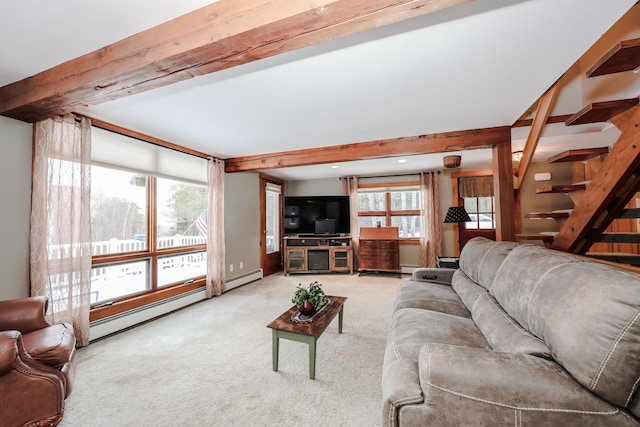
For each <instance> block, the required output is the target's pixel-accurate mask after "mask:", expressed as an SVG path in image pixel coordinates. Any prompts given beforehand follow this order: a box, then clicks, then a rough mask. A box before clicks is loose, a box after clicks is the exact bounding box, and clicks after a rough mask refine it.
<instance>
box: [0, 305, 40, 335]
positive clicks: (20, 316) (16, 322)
mask: <svg viewBox="0 0 640 427" xmlns="http://www.w3.org/2000/svg"><path fill="white" fill-rule="evenodd" d="M48 304H49V299H48V298H47V297H43V296H38V297H28V298H18V299H11V300H6V301H0V331H9V330H16V331H20V333H22V334H26V333H29V332H32V331H35V330H36V329H42V328H46V327H47V326H50V324H49V322H48V321H47V320H46V319H45V317H44V315H45V313H46V311H47V306H48Z"/></svg>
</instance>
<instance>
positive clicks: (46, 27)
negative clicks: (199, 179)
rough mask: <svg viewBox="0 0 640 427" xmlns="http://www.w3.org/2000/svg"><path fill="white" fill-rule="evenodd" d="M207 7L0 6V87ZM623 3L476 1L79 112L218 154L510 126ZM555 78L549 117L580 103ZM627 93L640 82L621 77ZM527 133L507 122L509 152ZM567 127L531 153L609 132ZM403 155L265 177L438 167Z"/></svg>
mask: <svg viewBox="0 0 640 427" xmlns="http://www.w3.org/2000/svg"><path fill="white" fill-rule="evenodd" d="M223 1H229V0H223ZM208 3H211V1H209V0H181V1H180V2H176V1H172V0H162V1H159V0H133V1H132V0H109V1H91V2H88V1H86V0H65V1H60V0H57V1H55V0H30V1H21V2H17V1H13V2H5V4H3V5H2V6H1V10H2V13H1V14H0V37H1V39H2V40H3V42H2V44H0V58H2V59H1V60H0V86H3V85H6V84H8V83H11V82H14V81H17V80H20V79H22V78H25V77H28V76H30V75H33V74H35V73H38V72H40V71H43V70H45V69H47V68H49V67H52V66H54V65H57V64H59V63H62V62H64V61H66V60H69V59H72V58H74V57H77V56H80V55H82V54H85V53H88V52H90V51H92V50H95V49H98V48H100V47H103V46H105V45H108V44H110V43H113V42H115V41H117V40H120V39H122V38H125V37H127V36H129V35H132V34H135V33H137V32H140V31H143V30H145V29H147V28H149V27H151V26H153V25H156V24H159V23H162V22H164V21H167V20H169V19H171V18H172V17H175V16H178V15H180V14H183V13H186V12H189V11H191V10H194V9H196V8H198V7H201V6H203V5H205V4H208ZM634 3H636V0H607V1H606V2H603V1H601V0H528V1H524V0H521V1H513V0H511V1H508V0H475V1H472V2H471V3H468V4H466V5H463V6H457V7H455V8H451V9H447V10H445V11H440V12H437V13H433V14H429V15H425V16H423V17H419V18H414V19H411V20H407V21H404V22H401V23H398V24H393V25H389V26H386V27H382V28H378V29H375V30H370V31H367V32H364V33H360V34H356V35H352V36H349V37H344V38H341V39H338V40H334V41H332V42H328V43H324V44H321V45H317V46H312V47H309V48H305V49H300V50H297V51H293V52H289V53H286V54H283V55H279V56H276V57H272V58H267V59H264V60H260V61H256V62H253V63H249V64H245V65H242V66H239V67H234V68H231V69H227V70H224V71H220V72H217V73H213V74H209V75H207V76H202V77H198V78H194V79H191V80H187V81H183V82H180V83H176V84H173V85H171V86H167V87H164V88H160V89H155V90H152V91H148V92H144V93H141V94H137V95H133V96H129V97H126V98H123V99H120V100H116V101H111V102H108V103H105V104H101V105H98V106H93V107H89V108H87V109H86V110H84V111H80V112H81V113H84V114H86V115H88V116H91V117H95V118H98V119H101V120H105V121H108V122H110V123H114V124H117V125H120V126H123V127H126V128H129V129H132V130H135V131H138V132H142V133H146V134H149V135H152V136H154V137H157V138H161V139H164V140H167V141H170V142H173V143H176V144H179V145H183V146H185V147H188V148H192V149H196V150H199V151H202V152H205V153H208V154H211V155H214V156H218V157H221V158H229V157H236V156H244V155H254V154H262V153H269V152H278V151H287V150H297V149H302V148H313V147H323V146H333V145H338V144H345V143H355V142H364V141H370V140H378V139H385V138H396V137H403V136H413V135H420V134H430V133H437V132H447V131H456V130H466V129H476V128H485V127H493V126H504V125H511V124H512V123H514V122H515V121H516V120H518V119H519V118H520V116H521V115H522V114H523V113H525V112H526V111H527V110H529V108H530V106H531V105H533V104H534V103H535V102H536V100H537V99H538V97H539V96H540V95H541V94H542V93H544V92H545V91H546V90H547V89H548V88H549V87H550V86H551V85H552V84H553V83H554V82H555V81H556V80H557V79H558V78H560V77H561V76H562V75H563V73H564V72H565V71H566V70H568V69H569V68H570V67H571V66H572V65H573V64H574V63H575V62H576V61H577V60H578V59H579V58H580V57H581V56H582V55H583V53H584V52H586V51H587V50H588V49H589V48H590V47H591V46H592V45H593V44H594V43H595V42H596V41H597V40H598V39H599V37H600V36H601V35H602V34H603V33H605V32H606V31H607V30H608V29H609V28H610V27H611V26H612V25H613V24H614V23H615V22H616V21H617V20H618V19H619V18H620V17H621V16H622V15H623V14H624V13H625V12H626V11H627V10H628V9H629V8H631V7H632V6H633V5H634ZM61 8H64V9H65V10H66V12H64V11H62V10H61ZM637 22H640V21H637ZM638 30H639V31H640V28H639V29H638ZM616 41H617V40H616ZM567 86H568V87H569V89H568V90H567V91H565V94H564V95H563V99H562V102H561V103H560V102H559V104H561V105H558V106H557V107H556V110H554V114H567V113H573V112H575V111H578V110H579V109H580V108H582V106H583V105H582V104H583V103H584V101H585V100H584V99H583V96H584V94H583V91H582V89H581V87H582V86H581V85H580V84H577V85H576V84H568V85H567ZM634 91H635V93H633V92H634ZM630 92H632V93H630V96H637V95H638V92H640V90H639V89H638V87H637V86H633V85H632V87H631V88H630ZM589 102H591V101H589ZM562 109H564V110H567V111H559V110H562ZM528 130H529V128H517V129H514V132H513V149H514V150H517V149H522V147H523V146H524V141H525V139H526V135H527V132H528ZM570 131H571V132H572V133H574V132H579V133H578V134H577V135H578V136H576V135H567V129H566V128H565V127H564V126H563V125H553V126H549V127H548V129H547V130H546V133H545V137H544V138H543V139H542V141H541V143H540V146H539V150H538V152H537V155H536V158H537V159H540V160H544V159H546V158H547V157H549V156H550V155H553V154H557V153H558V152H560V151H563V150H565V149H567V148H573V147H574V146H576V145H579V146H582V145H586V146H602V145H610V144H612V143H613V142H614V141H615V139H616V137H617V134H616V130H615V129H610V127H607V126H604V125H598V126H589V127H577V128H576V129H571V130H570ZM406 159H407V162H406V163H403V164H400V163H398V162H397V161H396V160H397V159H377V160H368V161H355V162H346V163H343V164H341V165H340V168H339V169H332V168H330V167H329V166H330V165H318V166H310V167H298V168H287V169H281V170H278V171H270V173H272V174H273V175H277V176H281V177H283V178H285V179H308V178H323V177H333V176H344V175H353V174H356V175H360V176H366V175H380V174H390V173H403V172H413V171H417V170H422V169H437V168H441V167H442V154H435V155H424V156H412V157H407V158H406ZM490 159H491V154H490V150H474V151H470V152H465V153H463V166H464V167H488V166H489V165H490Z"/></svg>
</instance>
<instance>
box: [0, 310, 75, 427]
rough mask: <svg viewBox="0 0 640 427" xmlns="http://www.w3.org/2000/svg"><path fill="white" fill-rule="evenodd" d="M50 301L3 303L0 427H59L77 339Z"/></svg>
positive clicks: (0, 334)
mask: <svg viewBox="0 0 640 427" xmlns="http://www.w3.org/2000/svg"><path fill="white" fill-rule="evenodd" d="M47 306H48V299H47V298H46V297H30V298H20V299H13V300H7V301H0V415H1V417H0V418H1V419H0V427H13V426H21V425H27V426H30V425H38V426H55V425H57V424H58V423H59V422H60V421H61V420H62V416H63V413H64V400H65V399H66V397H67V396H69V394H71V390H72V388H73V380H74V375H75V369H76V363H75V355H76V350H75V347H76V338H75V334H74V332H73V328H72V327H71V325H69V324H67V323H59V324H55V325H51V324H50V323H49V322H48V321H47V320H46V319H45V317H44V314H45V313H46V310H47Z"/></svg>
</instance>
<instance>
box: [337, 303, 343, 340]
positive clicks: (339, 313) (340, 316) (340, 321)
mask: <svg viewBox="0 0 640 427" xmlns="http://www.w3.org/2000/svg"><path fill="white" fill-rule="evenodd" d="M343 310H344V305H343V306H342V307H340V311H339V312H338V333H339V334H341V333H342V314H343V313H342V311H343Z"/></svg>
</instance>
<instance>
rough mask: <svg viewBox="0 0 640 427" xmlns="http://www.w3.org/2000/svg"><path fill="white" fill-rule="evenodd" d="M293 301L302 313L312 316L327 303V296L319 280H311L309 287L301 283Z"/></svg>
mask: <svg viewBox="0 0 640 427" xmlns="http://www.w3.org/2000/svg"><path fill="white" fill-rule="evenodd" d="M291 302H292V303H294V304H295V305H296V306H297V307H298V310H300V313H302V314H304V315H307V316H310V315H312V314H313V313H315V312H316V310H317V309H319V308H320V307H322V306H324V305H325V304H326V303H327V297H326V296H325V294H324V290H322V285H321V284H320V283H318V281H314V282H311V283H310V284H309V287H308V288H305V287H304V286H302V283H299V284H298V287H297V289H296V292H295V293H294V294H293V298H291Z"/></svg>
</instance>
